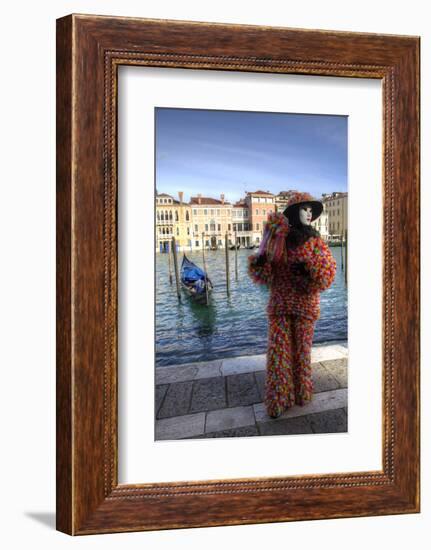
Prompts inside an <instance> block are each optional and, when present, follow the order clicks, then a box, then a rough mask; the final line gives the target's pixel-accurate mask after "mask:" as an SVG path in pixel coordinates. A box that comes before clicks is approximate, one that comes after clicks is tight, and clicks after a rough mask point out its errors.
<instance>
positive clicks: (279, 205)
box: [274, 189, 298, 212]
mask: <svg viewBox="0 0 431 550" xmlns="http://www.w3.org/2000/svg"><path fill="white" fill-rule="evenodd" d="M294 193H298V191H297V190H296V189H290V190H289V191H280V193H278V195H275V197H274V204H275V210H276V212H284V211H285V210H286V207H287V203H288V202H289V199H290V197H291V196H292V195H293V194H294Z"/></svg>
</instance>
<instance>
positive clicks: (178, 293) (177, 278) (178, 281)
mask: <svg viewBox="0 0 431 550" xmlns="http://www.w3.org/2000/svg"><path fill="white" fill-rule="evenodd" d="M172 254H173V255H174V270H175V283H176V285H177V296H178V301H179V302H181V292H180V275H179V272H178V257H177V243H176V241H175V237H172Z"/></svg>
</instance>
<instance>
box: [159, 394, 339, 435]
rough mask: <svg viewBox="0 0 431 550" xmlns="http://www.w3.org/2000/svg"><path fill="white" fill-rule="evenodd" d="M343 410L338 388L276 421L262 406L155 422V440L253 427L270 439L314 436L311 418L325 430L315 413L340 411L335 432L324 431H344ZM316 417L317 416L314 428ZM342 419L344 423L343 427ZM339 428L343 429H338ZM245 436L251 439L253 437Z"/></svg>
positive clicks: (223, 410)
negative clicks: (284, 435)
mask: <svg viewBox="0 0 431 550" xmlns="http://www.w3.org/2000/svg"><path fill="white" fill-rule="evenodd" d="M346 407H347V389H346V388H341V389H337V390H330V391H325V392H321V393H318V394H315V395H314V397H313V400H312V401H311V402H310V403H308V404H307V405H304V406H303V407H299V406H295V407H292V408H291V409H289V410H288V411H286V412H285V413H284V414H283V415H282V416H280V417H279V418H277V419H273V418H270V417H269V416H268V415H267V414H266V412H265V408H264V405H263V403H258V404H255V405H250V406H246V407H228V408H223V409H217V410H212V411H206V412H199V413H194V414H187V415H183V416H175V417H171V418H163V419H160V420H157V421H156V427H155V430H156V440H169V439H171V440H173V439H184V438H191V437H201V436H206V435H207V434H211V433H221V432H226V433H227V432H229V431H231V432H232V430H237V429H241V428H247V427H253V426H257V429H258V433H261V434H262V435H273V434H276V433H279V434H281V433H316V429H315V428H313V423H311V424H310V422H309V418H310V419H312V418H314V420H313V421H314V425H318V424H319V423H320V425H321V426H325V420H324V417H323V418H322V416H323V415H319V413H325V412H327V413H330V412H331V411H333V412H335V411H340V410H343V412H342V413H339V414H338V413H337V414H338V416H337V417H335V418H334V420H333V423H334V426H335V429H334V430H332V428H331V429H330V428H326V430H327V431H346V426H347V424H346V422H347V420H346V412H345V411H346ZM316 415H317V416H319V422H318V423H317V424H316V422H317V418H316ZM333 416H334V415H333ZM306 417H307V418H306ZM308 417H309V418H308ZM298 418H303V420H302V421H298V420H295V419H298ZM343 419H345V420H346V422H345V423H344V424H343ZM289 421H290V422H291V424H292V427H293V430H289V427H288V426H287V427H286V423H287V422H289ZM274 423H278V425H277V426H274V427H271V426H272V425H273V424H274ZM326 425H328V422H326ZM337 425H338V428H337ZM340 425H341V426H342V428H343V429H341V428H340V427H339V426H340ZM295 430H296V431H295ZM300 430H305V431H300ZM249 435H253V433H250V434H249ZM255 435H258V434H255Z"/></svg>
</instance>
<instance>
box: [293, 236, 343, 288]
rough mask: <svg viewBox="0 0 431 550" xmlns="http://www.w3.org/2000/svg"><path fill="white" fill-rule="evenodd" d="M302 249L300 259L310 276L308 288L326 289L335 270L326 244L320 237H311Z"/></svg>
mask: <svg viewBox="0 0 431 550" xmlns="http://www.w3.org/2000/svg"><path fill="white" fill-rule="evenodd" d="M303 250H304V253H303V257H302V258H301V259H302V261H303V262H304V263H305V267H306V269H307V271H308V274H309V277H310V281H309V288H310V290H319V291H320V292H322V291H323V290H326V289H327V288H329V287H330V286H331V284H332V282H333V280H334V278H335V273H336V270H337V264H336V261H335V259H334V257H333V256H332V254H331V251H330V250H329V247H328V245H327V244H326V243H325V242H324V241H323V240H322V239H321V238H319V237H313V238H311V239H309V240H308V241H307V242H306V243H305V245H304V248H303Z"/></svg>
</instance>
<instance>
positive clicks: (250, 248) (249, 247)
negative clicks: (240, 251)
mask: <svg viewBox="0 0 431 550" xmlns="http://www.w3.org/2000/svg"><path fill="white" fill-rule="evenodd" d="M247 248H248V250H253V249H254V248H256V245H255V244H249V245H248V246H247Z"/></svg>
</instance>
